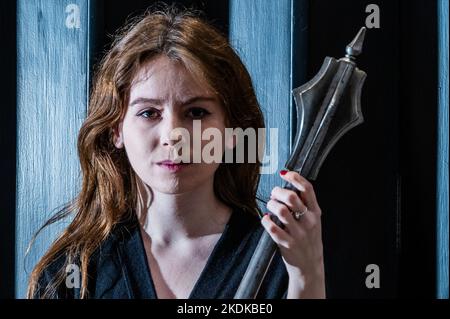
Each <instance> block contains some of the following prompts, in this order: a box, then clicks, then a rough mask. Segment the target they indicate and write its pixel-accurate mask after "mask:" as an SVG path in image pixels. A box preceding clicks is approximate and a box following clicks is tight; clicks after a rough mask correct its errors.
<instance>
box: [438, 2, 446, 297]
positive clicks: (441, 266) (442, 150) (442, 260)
mask: <svg viewBox="0 0 450 319" xmlns="http://www.w3.org/2000/svg"><path fill="white" fill-rule="evenodd" d="M438 26H439V29H438V36H439V47H438V50H439V110H438V163H437V170H438V171H437V177H438V181H437V209H438V211H437V252H436V253H437V267H438V269H437V297H438V298H441V299H444V298H445V299H448V297H449V289H448V258H449V256H448V248H449V247H448V231H449V229H448V85H449V84H448V0H439V2H438Z"/></svg>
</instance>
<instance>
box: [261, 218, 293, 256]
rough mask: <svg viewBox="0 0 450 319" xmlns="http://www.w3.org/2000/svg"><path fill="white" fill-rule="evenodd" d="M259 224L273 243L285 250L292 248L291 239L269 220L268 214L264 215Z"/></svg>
mask: <svg viewBox="0 0 450 319" xmlns="http://www.w3.org/2000/svg"><path fill="white" fill-rule="evenodd" d="M261 224H262V225H263V227H264V228H265V229H266V231H267V232H268V233H269V235H270V237H272V239H273V241H274V242H275V243H277V244H278V245H280V246H283V247H285V248H287V249H289V248H290V247H292V242H293V238H292V237H291V236H290V235H289V234H288V233H287V232H286V231H285V230H283V229H281V227H279V226H278V225H277V224H275V223H274V222H273V221H272V219H270V214H266V215H264V217H263V218H262V219H261Z"/></svg>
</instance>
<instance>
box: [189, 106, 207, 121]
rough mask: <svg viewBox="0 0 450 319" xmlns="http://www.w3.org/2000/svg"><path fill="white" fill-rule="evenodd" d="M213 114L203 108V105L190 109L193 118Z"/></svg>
mask: <svg viewBox="0 0 450 319" xmlns="http://www.w3.org/2000/svg"><path fill="white" fill-rule="evenodd" d="M208 114H211V113H209V112H208V111H207V110H205V109H203V108H201V107H194V108H192V109H190V110H189V111H188V115H189V116H190V117H191V118H193V119H201V118H204V117H205V116H206V115H208Z"/></svg>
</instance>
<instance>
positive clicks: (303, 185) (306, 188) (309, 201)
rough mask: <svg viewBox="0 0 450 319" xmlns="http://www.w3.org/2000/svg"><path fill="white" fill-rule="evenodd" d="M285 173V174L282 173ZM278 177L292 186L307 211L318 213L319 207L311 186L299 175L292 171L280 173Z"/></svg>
mask: <svg viewBox="0 0 450 319" xmlns="http://www.w3.org/2000/svg"><path fill="white" fill-rule="evenodd" d="M284 172H286V173H284ZM280 176H281V178H282V179H284V180H285V181H287V182H289V183H291V184H292V185H294V187H295V188H297V189H298V190H299V191H300V192H301V195H300V198H301V199H302V200H303V202H304V204H305V205H306V206H307V207H308V209H309V210H311V211H314V212H318V213H320V207H319V204H318V203H317V198H316V194H315V192H314V188H313V186H312V184H311V183H310V182H309V181H308V180H307V179H306V178H304V177H303V176H301V175H300V174H299V173H297V172H294V171H285V170H283V171H281V172H280Z"/></svg>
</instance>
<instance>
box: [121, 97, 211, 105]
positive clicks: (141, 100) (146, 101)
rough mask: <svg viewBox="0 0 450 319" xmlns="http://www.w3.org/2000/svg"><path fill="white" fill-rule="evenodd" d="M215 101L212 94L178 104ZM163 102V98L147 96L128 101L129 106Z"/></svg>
mask: <svg viewBox="0 0 450 319" xmlns="http://www.w3.org/2000/svg"><path fill="white" fill-rule="evenodd" d="M214 101H217V99H216V98H215V97H213V96H194V97H191V98H189V99H187V100H186V101H182V102H180V103H179V104H180V105H182V106H183V105H189V104H193V103H197V102H214ZM163 103H164V100H162V99H152V98H147V97H139V98H136V99H135V100H133V102H131V103H130V106H135V105H137V104H153V105H162V104H163Z"/></svg>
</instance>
